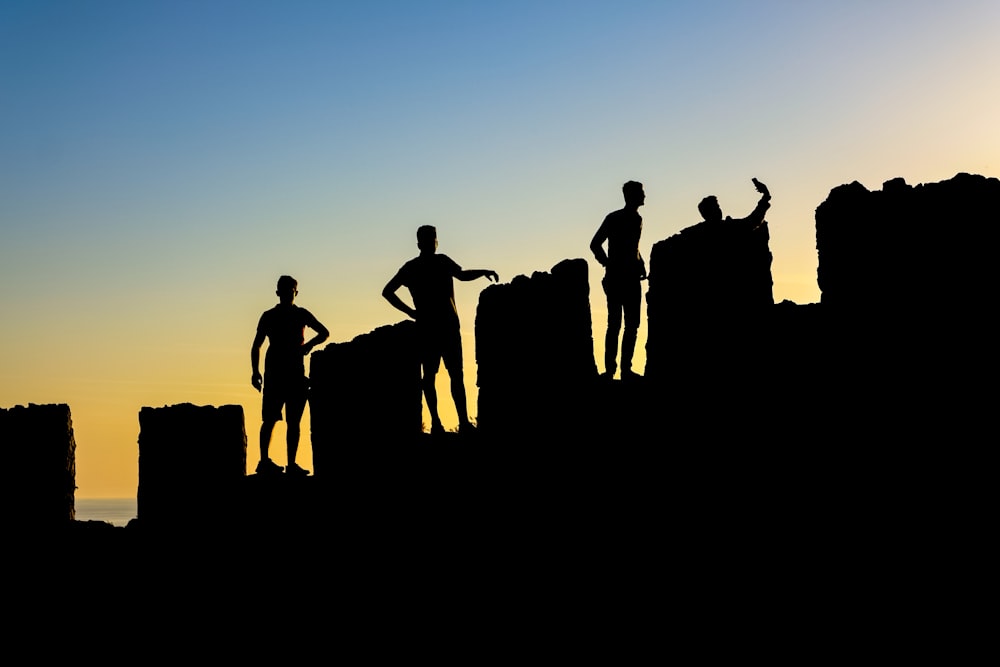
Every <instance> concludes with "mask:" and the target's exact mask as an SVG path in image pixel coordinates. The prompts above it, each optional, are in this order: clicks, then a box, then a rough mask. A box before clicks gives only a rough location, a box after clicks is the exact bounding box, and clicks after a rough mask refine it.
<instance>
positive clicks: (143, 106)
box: [0, 0, 1000, 497]
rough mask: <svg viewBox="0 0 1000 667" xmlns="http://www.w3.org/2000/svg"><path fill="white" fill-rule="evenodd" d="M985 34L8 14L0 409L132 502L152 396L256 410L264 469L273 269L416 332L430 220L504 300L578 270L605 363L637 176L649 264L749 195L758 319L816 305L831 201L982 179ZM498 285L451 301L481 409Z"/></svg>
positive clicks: (658, 15) (62, 9)
mask: <svg viewBox="0 0 1000 667" xmlns="http://www.w3.org/2000/svg"><path fill="white" fill-rule="evenodd" d="M998 35H1000V3H997V2H995V1H985V0H984V1H981V2H975V1H968V0H955V1H953V2H947V3H945V2H930V1H920V0H916V1H906V2H904V1H902V0H899V1H888V0H886V1H870V0H843V1H840V2H812V1H805V2H793V1H791V0H787V1H768V0H765V1H763V2H749V1H747V2H735V1H733V2H704V1H698V2H658V1H647V2H632V1H629V0H624V1H622V0H616V1H615V2H610V1H605V2H588V1H575V0H574V1H560V2H548V1H545V0H541V1H539V0H532V1H531V2H521V1H506V2H492V3H484V2H469V3H461V2H435V1H429V2H388V1H378V0H375V1H372V2H339V1H330V2H318V1H317V2H303V1H299V0H291V1H288V2H253V1H246V0H240V1H237V0H233V1H230V2H219V1H213V0H201V1H197V2H194V1H191V2H188V1H182V0H171V1H170V2H158V1H152V2H129V1H125V0H104V1H101V2H76V1H71V0H65V1H48V0H34V1H32V2H6V3H3V4H2V5H0V121H2V122H0V233H2V236H0V239H2V242H0V278H2V279H0V312H2V313H3V315H2V317H3V319H2V328H0V407H4V408H10V407H13V406H15V405H27V404H29V403H36V404H42V403H66V404H68V405H69V406H70V408H71V411H72V417H73V424H74V428H75V435H76V443H77V453H76V459H77V485H78V490H77V496H78V497H128V496H134V495H135V492H136V487H137V484H138V445H137V439H138V435H139V423H138V413H139V410H140V409H141V408H142V407H143V406H151V407H160V406H164V405H173V404H177V403H195V404H198V405H224V404H240V405H242V406H243V407H244V410H245V413H246V429H247V434H248V469H249V470H251V471H252V469H253V466H254V465H255V464H256V463H257V460H258V442H257V430H258V429H259V427H260V395H259V394H258V393H257V392H256V391H255V390H254V389H253V387H251V385H250V374H251V368H250V343H251V341H252V339H253V336H254V330H255V326H256V323H257V319H258V317H259V316H260V314H261V312H262V311H264V310H265V309H267V308H270V307H271V306H273V305H274V304H275V303H276V302H277V297H276V296H275V283H276V280H277V278H278V276H279V275H281V274H291V275H293V276H294V277H295V278H297V279H298V281H299V295H298V298H297V300H296V303H297V304H299V305H301V306H303V307H305V308H308V309H309V310H310V311H312V312H313V313H314V314H315V315H316V317H317V318H318V319H319V320H320V321H321V322H323V323H324V324H325V325H326V326H327V327H328V328H329V329H330V332H331V338H330V341H331V342H343V341H348V340H351V339H352V338H354V337H355V336H357V335H359V334H362V333H366V332H368V331H371V330H372V329H374V328H376V327H378V326H381V325H385V324H391V323H394V322H397V321H400V320H401V319H402V318H403V315H402V313H400V312H399V311H397V310H395V309H393V308H392V307H391V306H390V305H389V304H388V303H387V302H386V301H385V300H384V299H382V297H381V294H380V293H381V290H382V287H383V286H384V285H385V283H386V281H387V280H388V279H389V278H390V277H391V276H392V275H393V273H395V271H396V270H397V269H398V268H399V267H400V265H402V264H403V262H405V261H406V260H408V259H410V258H411V257H413V256H415V255H416V254H417V247H416V237H415V232H416V229H417V227H418V226H419V225H421V224H433V225H435V226H436V227H437V229H438V236H439V242H440V245H439V252H442V253H445V254H447V255H449V256H450V257H452V258H453V259H454V260H456V261H457V262H458V263H459V264H461V265H462V266H463V267H464V268H469V269H474V268H487V269H494V270H496V271H497V272H498V273H499V275H500V280H501V282H508V281H510V280H511V279H512V278H514V277H515V276H517V275H518V274H524V275H531V273H533V272H535V271H548V270H549V269H551V267H552V266H553V265H554V264H556V263H557V262H559V261H561V260H562V259H566V258H576V257H584V258H586V259H587V260H588V261H589V265H590V279H591V298H592V314H593V326H594V333H595V336H594V338H595V353H596V355H597V356H596V358H597V359H598V364H599V367H600V363H601V362H600V360H601V359H603V350H602V349H601V346H602V345H603V331H604V326H605V323H606V312H605V306H604V302H603V294H602V293H601V289H600V282H599V278H600V276H601V267H600V266H599V265H598V264H597V262H596V261H595V260H594V258H593V256H592V255H591V254H590V251H589V249H588V245H589V242H590V239H591V237H592V235H593V234H594V232H595V231H596V229H597V227H598V225H599V224H600V222H601V220H602V219H603V218H604V216H605V215H606V214H607V213H608V212H610V211H612V210H614V209H617V208H620V207H621V206H622V203H623V202H622V193H621V185H622V183H624V182H625V181H627V180H638V181H641V182H642V183H643V184H644V186H645V191H646V204H645V206H643V207H642V208H641V209H640V213H641V215H642V217H643V220H644V231H643V236H642V241H641V244H640V250H641V251H642V253H643V254H644V255H645V256H646V257H647V259H648V257H649V251H650V249H651V247H652V245H653V244H654V243H655V242H657V241H660V240H662V239H665V238H667V237H669V236H670V235H672V234H675V233H677V232H679V231H680V230H681V229H683V228H685V227H688V226H690V225H692V224H695V223H697V222H698V221H699V220H700V216H699V215H698V210H697V203H698V201H699V200H700V199H701V198H702V197H704V196H706V195H709V194H714V195H716V196H717V197H718V199H719V202H720V204H721V206H722V209H723V211H724V213H725V214H727V215H733V216H743V215H745V214H747V213H749V212H750V210H751V209H752V208H753V206H754V204H755V203H756V201H757V197H758V195H757V193H756V192H755V190H754V187H753V185H752V183H751V180H750V179H751V177H757V178H759V179H760V180H761V181H763V182H764V183H766V184H767V185H768V186H769V188H770V190H771V193H772V195H773V200H772V207H771V209H770V211H769V212H768V221H769V225H770V237H771V251H772V253H773V255H774V262H773V267H772V273H773V279H774V296H775V300H776V301H781V300H784V299H788V300H791V301H794V302H796V303H800V304H804V303H813V302H818V301H819V299H820V293H819V290H818V287H817V285H816V269H817V258H816V237H815V226H814V212H815V209H816V207H817V206H818V205H819V204H820V203H821V202H822V201H823V200H824V199H825V198H826V196H827V194H828V193H829V191H830V190H831V189H832V188H834V187H836V186H837V185H840V184H842V183H849V182H851V181H859V182H861V183H862V184H863V185H865V186H866V187H868V188H869V189H880V188H881V186H882V183H883V182H884V181H886V180H888V179H891V178H894V177H903V178H904V179H906V181H907V182H908V183H911V184H917V183H922V182H934V181H940V180H945V179H948V178H951V177H952V176H954V175H955V174H956V173H959V172H969V173H978V174H984V175H987V176H1000V161H998V156H1000V130H998V125H997V119H1000V87H998V86H997V85H996V82H997V81H1000V39H998V38H997V37H998ZM941 223H942V224H943V225H946V224H947V223H948V221H947V220H942V221H941ZM651 268H652V270H654V271H655V267H651ZM487 285H489V283H488V281H487V280H485V279H480V280H477V281H475V282H467V283H456V295H457V300H458V306H459V312H460V316H461V318H462V322H463V331H464V340H465V356H466V379H467V382H468V385H469V403H470V409H471V412H472V416H473V418H474V417H475V415H476V409H475V405H476V387H475V378H476V373H475V361H474V360H475V356H474V352H475V350H474V345H475V340H474V337H473V324H474V321H475V314H476V306H477V299H478V295H479V293H480V292H481V291H482V290H483V289H484V288H486V287H487ZM401 296H404V297H406V298H408V295H407V294H405V291H404V293H402V294H401ZM882 297H883V298H891V297H892V295H891V294H889V295H882ZM643 312H645V307H643ZM645 336H646V323H645V321H643V324H642V326H641V328H640V332H639V344H638V347H637V350H636V356H637V358H636V368H637V370H640V371H641V370H642V367H643V364H644V358H645V357H644V349H643V346H644V344H645ZM524 372H525V378H526V380H530V379H532V378H537V377H539V376H540V375H543V374H544V373H545V369H544V368H525V369H524ZM446 383H447V376H445V375H443V374H442V377H441V390H440V391H439V394H440V396H441V407H442V411H443V417H444V421H445V426H446V427H448V428H453V427H454V426H455V425H456V423H457V420H456V417H455V414H454V411H453V410H452V412H451V413H449V412H448V410H449V409H451V407H452V404H451V401H450V396H449V394H448V392H447V389H446V387H447V384H446ZM780 409H781V406H777V405H776V406H775V410H776V411H777V410H780ZM512 417H513V416H512ZM343 419H345V420H348V419H351V415H343ZM308 425H309V414H308V411H307V412H306V415H305V416H304V417H303V421H302V426H303V435H304V438H303V444H302V446H301V448H300V457H299V462H300V463H301V464H302V465H304V466H305V467H307V468H310V467H311V464H312V457H311V452H310V447H309V441H308V431H309V429H308ZM5 444H6V445H7V446H8V447H16V446H20V445H22V444H24V443H18V442H12V443H6V438H5ZM179 446H183V443H179ZM271 451H272V456H273V458H274V459H275V461H276V462H277V463H279V464H284V430H283V426H282V425H279V427H278V428H277V429H276V431H275V434H274V441H273V443H272V448H271ZM189 455H190V459H191V462H192V465H197V462H198V456H199V454H198V452H197V451H190V452H189Z"/></svg>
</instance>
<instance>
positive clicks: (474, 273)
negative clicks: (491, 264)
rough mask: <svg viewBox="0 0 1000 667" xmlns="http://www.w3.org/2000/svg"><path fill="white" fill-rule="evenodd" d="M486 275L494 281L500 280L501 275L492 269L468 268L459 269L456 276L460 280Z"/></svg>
mask: <svg viewBox="0 0 1000 667" xmlns="http://www.w3.org/2000/svg"><path fill="white" fill-rule="evenodd" d="M484 276H485V277H486V278H489V279H490V280H492V281H493V282H499V281H500V276H498V275H497V272H496V271H493V270H491V269H468V270H463V271H459V272H458V273H457V274H455V277H456V278H458V279H459V280H475V279H476V278H482V277H484Z"/></svg>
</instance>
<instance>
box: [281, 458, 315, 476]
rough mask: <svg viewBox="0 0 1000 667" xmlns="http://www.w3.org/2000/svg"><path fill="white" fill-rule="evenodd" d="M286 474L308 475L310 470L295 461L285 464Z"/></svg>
mask: <svg viewBox="0 0 1000 667" xmlns="http://www.w3.org/2000/svg"><path fill="white" fill-rule="evenodd" d="M285 474H286V475H292V476H293V477H308V476H309V471H308V470H306V469H305V468H303V467H302V466H300V465H299V464H298V463H295V462H294V461H293V462H291V463H289V464H288V465H287V466H285Z"/></svg>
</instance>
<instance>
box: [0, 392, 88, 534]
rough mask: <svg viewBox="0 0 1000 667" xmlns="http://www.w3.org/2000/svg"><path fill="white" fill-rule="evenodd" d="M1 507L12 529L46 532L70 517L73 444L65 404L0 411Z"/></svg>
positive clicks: (73, 486) (3, 409)
mask: <svg viewBox="0 0 1000 667" xmlns="http://www.w3.org/2000/svg"><path fill="white" fill-rule="evenodd" d="M0 443H2V449H3V464H2V467H3V468H4V469H5V470H6V471H7V473H6V475H5V477H6V479H5V480H4V483H3V484H0V489H2V495H0V500H2V505H3V507H4V508H5V512H6V515H7V517H8V518H9V519H10V520H12V521H13V522H14V523H15V524H18V525H30V526H37V527H45V526H51V525H54V524H59V523H63V522H67V521H71V520H72V519H73V518H74V516H75V512H74V509H75V493H76V438H75V436H74V434H73V420H72V417H71V416H70V409H69V406H68V405H65V404H48V405H35V404H29V405H28V406H26V407H25V406H23V405H18V406H14V407H13V408H9V409H5V408H0Z"/></svg>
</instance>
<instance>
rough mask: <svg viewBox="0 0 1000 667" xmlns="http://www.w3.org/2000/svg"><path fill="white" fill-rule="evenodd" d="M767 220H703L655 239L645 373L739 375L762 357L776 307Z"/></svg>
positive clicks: (659, 376)
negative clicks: (752, 226)
mask: <svg viewBox="0 0 1000 667" xmlns="http://www.w3.org/2000/svg"><path fill="white" fill-rule="evenodd" d="M768 240H769V236H768V232H767V225H766V224H765V225H764V226H763V227H761V228H760V229H758V230H757V231H749V230H747V229H746V228H745V227H743V226H739V225H736V224H727V223H726V222H725V221H723V222H716V223H708V222H701V223H698V224H696V225H694V226H692V227H688V228H686V229H683V230H681V231H680V232H679V233H677V234H675V235H673V236H671V237H669V238H667V239H664V240H662V241H659V242H657V243H655V244H654V245H653V248H652V251H651V252H650V261H649V291H648V292H647V294H646V311H647V325H648V330H647V339H646V369H645V376H646V378H647V379H649V380H651V381H655V382H658V383H664V382H671V381H673V380H678V381H681V382H684V383H686V382H690V381H697V380H699V379H708V377H709V376H711V375H713V374H723V375H726V376H732V375H733V374H734V373H743V372H752V369H741V368H740V366H741V365H742V364H744V363H745V362H748V361H751V360H753V359H754V358H755V357H754V356H752V355H750V354H747V353H746V352H745V351H746V350H747V349H748V348H749V349H752V348H753V346H754V345H756V344H759V343H760V342H761V335H760V334H762V333H763V331H762V326H763V325H762V324H761V318H766V317H767V316H768V314H769V312H770V307H771V306H773V305H774V297H773V295H772V292H771V285H772V280H771V251H770V249H769V247H768Z"/></svg>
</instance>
